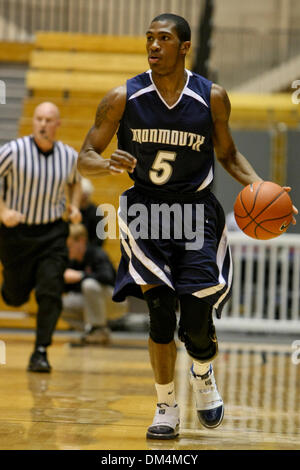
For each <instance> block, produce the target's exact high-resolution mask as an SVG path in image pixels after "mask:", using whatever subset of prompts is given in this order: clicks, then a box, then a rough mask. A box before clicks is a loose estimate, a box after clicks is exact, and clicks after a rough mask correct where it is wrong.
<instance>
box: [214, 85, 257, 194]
mask: <svg viewBox="0 0 300 470" xmlns="http://www.w3.org/2000/svg"><path fill="white" fill-rule="evenodd" d="M230 111H231V106H230V101H229V98H228V95H227V93H226V91H225V90H224V88H222V87H220V86H219V85H216V84H213V85H212V89H211V112H212V118H213V123H214V130H213V143H214V148H215V153H216V157H217V159H218V161H219V162H220V163H221V165H222V166H223V167H224V168H225V170H226V171H228V173H230V174H231V176H232V177H233V178H235V179H236V180H237V181H239V182H240V183H241V184H243V185H244V186H246V185H247V184H250V183H254V181H261V180H262V179H261V178H260V177H259V176H258V175H257V174H256V172H255V171H254V169H253V168H252V166H251V165H250V163H249V162H248V160H247V159H246V158H245V157H244V156H243V155H242V154H241V153H240V152H239V151H238V150H237V148H236V146H235V144H234V142H233V139H232V136H231V132H230V129H229V116H230Z"/></svg>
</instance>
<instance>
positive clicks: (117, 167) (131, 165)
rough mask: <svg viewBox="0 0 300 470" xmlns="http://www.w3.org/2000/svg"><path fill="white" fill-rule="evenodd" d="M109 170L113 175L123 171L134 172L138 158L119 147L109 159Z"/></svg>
mask: <svg viewBox="0 0 300 470" xmlns="http://www.w3.org/2000/svg"><path fill="white" fill-rule="evenodd" d="M109 162H110V163H109V167H108V169H109V171H110V173H111V174H112V175H118V174H120V173H123V171H124V170H125V171H128V172H129V173H133V172H134V169H135V166H136V162H137V160H136V158H134V156H133V155H131V154H130V153H128V152H125V151H124V150H120V149H117V150H115V151H114V153H113V154H112V155H111V157H110V160H109Z"/></svg>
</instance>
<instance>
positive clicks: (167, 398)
mask: <svg viewBox="0 0 300 470" xmlns="http://www.w3.org/2000/svg"><path fill="white" fill-rule="evenodd" d="M155 388H156V393H157V403H166V405H168V406H175V405H176V400H175V387H174V382H170V383H169V384H163V385H161V384H157V383H156V384H155Z"/></svg>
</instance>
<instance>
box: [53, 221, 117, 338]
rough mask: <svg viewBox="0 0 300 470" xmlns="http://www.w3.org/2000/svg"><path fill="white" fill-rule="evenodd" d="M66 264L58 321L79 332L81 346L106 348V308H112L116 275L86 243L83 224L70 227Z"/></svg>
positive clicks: (102, 253) (97, 249) (99, 251)
mask: <svg viewBox="0 0 300 470" xmlns="http://www.w3.org/2000/svg"><path fill="white" fill-rule="evenodd" d="M67 246H68V251H69V263H68V267H67V269H66V270H65V272H64V282H65V294H64V295H63V312H62V318H63V320H65V321H66V322H67V323H69V324H70V325H71V326H72V327H74V328H75V329H79V330H81V331H83V335H82V336H81V344H107V343H108V342H109V339H110V330H109V328H108V326H107V304H108V303H109V302H111V304H113V301H112V300H111V299H112V292H113V286H114V283H115V277H116V272H115V269H114V267H113V265H112V263H111V261H110V259H109V257H108V255H107V254H106V253H105V251H104V250H103V249H102V248H100V247H96V246H95V245H93V244H91V243H89V242H88V232H87V229H86V227H85V226H84V225H83V224H71V225H70V233H69V237H68V239H67Z"/></svg>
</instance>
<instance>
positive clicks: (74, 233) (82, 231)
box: [69, 224, 88, 241]
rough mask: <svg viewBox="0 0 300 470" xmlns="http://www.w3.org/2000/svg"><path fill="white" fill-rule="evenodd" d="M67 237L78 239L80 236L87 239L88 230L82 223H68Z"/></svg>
mask: <svg viewBox="0 0 300 470" xmlns="http://www.w3.org/2000/svg"><path fill="white" fill-rule="evenodd" d="M69 238H71V239H72V240H75V241H77V240H79V239H80V238H86V239H88V232H87V229H86V227H85V226H84V225H83V224H70V225H69Z"/></svg>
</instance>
